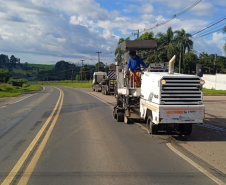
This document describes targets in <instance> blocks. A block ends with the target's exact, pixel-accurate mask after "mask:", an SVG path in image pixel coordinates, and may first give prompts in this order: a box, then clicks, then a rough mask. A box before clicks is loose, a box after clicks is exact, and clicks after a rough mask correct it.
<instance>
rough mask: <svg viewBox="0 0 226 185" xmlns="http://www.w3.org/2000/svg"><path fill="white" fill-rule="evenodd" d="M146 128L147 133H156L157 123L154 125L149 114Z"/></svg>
mask: <svg viewBox="0 0 226 185" xmlns="http://www.w3.org/2000/svg"><path fill="white" fill-rule="evenodd" d="M147 130H148V133H149V134H153V135H156V134H158V125H155V124H154V123H153V122H152V117H151V116H149V117H148V119H147Z"/></svg>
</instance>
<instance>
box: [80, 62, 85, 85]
mask: <svg viewBox="0 0 226 185" xmlns="http://www.w3.org/2000/svg"><path fill="white" fill-rule="evenodd" d="M80 61H82V72H83V62H84V61H85V60H80ZM82 72H81V81H82Z"/></svg>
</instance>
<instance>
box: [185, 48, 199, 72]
mask: <svg viewBox="0 0 226 185" xmlns="http://www.w3.org/2000/svg"><path fill="white" fill-rule="evenodd" d="M198 61H199V59H198V56H197V55H196V54H195V53H193V52H188V53H186V54H185V55H184V65H185V68H184V73H185V74H195V73H196V64H198Z"/></svg>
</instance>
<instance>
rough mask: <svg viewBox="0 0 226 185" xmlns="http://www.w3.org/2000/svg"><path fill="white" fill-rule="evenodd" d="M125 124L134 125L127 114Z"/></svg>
mask: <svg viewBox="0 0 226 185" xmlns="http://www.w3.org/2000/svg"><path fill="white" fill-rule="evenodd" d="M124 123H125V124H131V123H133V122H132V120H131V119H130V118H128V117H127V116H126V115H125V114H124Z"/></svg>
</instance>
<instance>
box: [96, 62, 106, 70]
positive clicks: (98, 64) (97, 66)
mask: <svg viewBox="0 0 226 185" xmlns="http://www.w3.org/2000/svg"><path fill="white" fill-rule="evenodd" d="M95 71H96V72H97V71H102V72H105V71H106V69H105V64H104V63H103V62H99V63H96V65H95Z"/></svg>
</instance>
